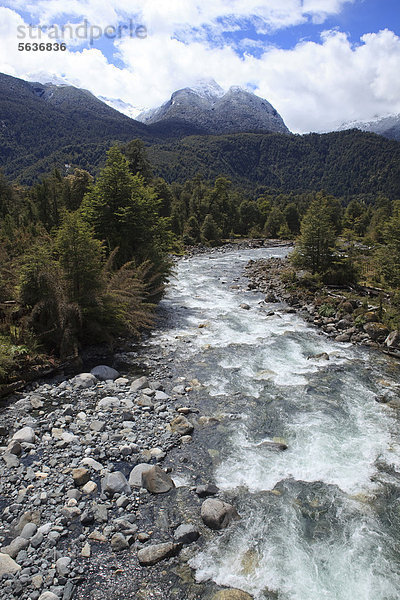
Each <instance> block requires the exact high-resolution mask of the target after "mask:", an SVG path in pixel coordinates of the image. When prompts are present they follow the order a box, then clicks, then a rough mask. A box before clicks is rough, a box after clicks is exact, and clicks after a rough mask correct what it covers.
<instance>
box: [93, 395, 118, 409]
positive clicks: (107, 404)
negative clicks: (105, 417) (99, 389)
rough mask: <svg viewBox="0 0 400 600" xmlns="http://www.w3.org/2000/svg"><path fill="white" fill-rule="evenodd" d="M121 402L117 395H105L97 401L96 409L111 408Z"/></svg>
mask: <svg viewBox="0 0 400 600" xmlns="http://www.w3.org/2000/svg"><path fill="white" fill-rule="evenodd" d="M120 404H121V403H120V400H119V398H117V396H105V397H104V398H102V399H101V400H99V402H98V403H97V406H96V410H110V409H111V408H114V407H117V406H119V405H120Z"/></svg>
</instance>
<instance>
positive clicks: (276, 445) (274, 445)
mask: <svg viewBox="0 0 400 600" xmlns="http://www.w3.org/2000/svg"><path fill="white" fill-rule="evenodd" d="M256 446H257V448H267V449H268V450H278V451H279V452H283V451H284V450H287V444H285V443H284V442H270V441H269V440H265V441H263V442H259V443H258V444H256Z"/></svg>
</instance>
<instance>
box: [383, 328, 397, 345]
mask: <svg viewBox="0 0 400 600" xmlns="http://www.w3.org/2000/svg"><path fill="white" fill-rule="evenodd" d="M384 343H385V346H387V347H388V348H392V349H395V348H400V331H399V330H398V329H395V330H394V331H391V332H390V333H389V335H388V336H387V338H386V339H385V342H384Z"/></svg>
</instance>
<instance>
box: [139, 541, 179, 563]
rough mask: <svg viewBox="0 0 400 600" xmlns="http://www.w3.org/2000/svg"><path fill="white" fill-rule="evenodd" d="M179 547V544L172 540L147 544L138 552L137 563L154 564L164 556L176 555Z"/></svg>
mask: <svg viewBox="0 0 400 600" xmlns="http://www.w3.org/2000/svg"><path fill="white" fill-rule="evenodd" d="M180 549H181V545H180V544H173V543H172V542H166V543H164V544H154V545H152V546H147V547H146V548H142V549H141V550H139V552H138V559H139V563H140V564H141V565H142V566H150V565H155V564H156V563H158V562H159V561H160V560H163V559H164V558H169V557H170V556H176V554H178V552H179V551H180Z"/></svg>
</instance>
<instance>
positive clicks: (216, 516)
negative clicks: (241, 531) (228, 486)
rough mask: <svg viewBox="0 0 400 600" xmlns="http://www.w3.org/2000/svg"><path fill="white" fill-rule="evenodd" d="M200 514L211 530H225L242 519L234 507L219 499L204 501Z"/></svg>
mask: <svg viewBox="0 0 400 600" xmlns="http://www.w3.org/2000/svg"><path fill="white" fill-rule="evenodd" d="M200 514H201V518H202V519H203V522H204V524H205V525H207V527H210V529H225V528H226V527H228V525H229V524H230V523H231V521H233V520H236V519H239V518H240V517H239V515H238V513H237V511H236V508H235V507H234V506H232V505H231V504H228V503H227V502H223V501H222V500H218V499H217V498H207V500H204V502H203V504H202V505H201V512H200Z"/></svg>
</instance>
